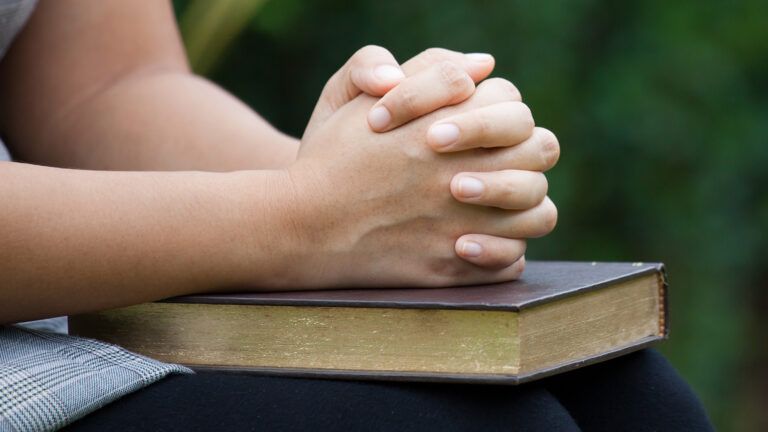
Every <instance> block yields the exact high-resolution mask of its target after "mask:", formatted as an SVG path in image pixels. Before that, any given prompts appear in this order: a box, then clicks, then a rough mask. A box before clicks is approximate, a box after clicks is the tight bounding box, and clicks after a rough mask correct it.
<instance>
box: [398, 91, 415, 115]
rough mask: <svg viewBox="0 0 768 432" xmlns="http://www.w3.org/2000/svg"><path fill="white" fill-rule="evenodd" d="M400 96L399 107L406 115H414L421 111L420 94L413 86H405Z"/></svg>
mask: <svg viewBox="0 0 768 432" xmlns="http://www.w3.org/2000/svg"><path fill="white" fill-rule="evenodd" d="M397 97H398V99H397V100H398V102H397V105H398V109H397V110H395V111H400V112H401V113H403V114H404V115H405V116H406V117H409V118H410V117H413V116H415V115H418V111H419V94H418V92H416V91H414V89H412V88H407V87H406V88H403V90H402V91H401V92H400V93H399V95H398V96H397Z"/></svg>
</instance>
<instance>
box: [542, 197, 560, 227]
mask: <svg viewBox="0 0 768 432" xmlns="http://www.w3.org/2000/svg"><path fill="white" fill-rule="evenodd" d="M542 206H543V208H542V210H541V225H542V231H543V232H542V235H545V234H549V233H550V232H552V230H554V229H555V226H556V225H557V207H556V206H555V203H553V202H552V200H550V199H545V200H544V202H543V203H542Z"/></svg>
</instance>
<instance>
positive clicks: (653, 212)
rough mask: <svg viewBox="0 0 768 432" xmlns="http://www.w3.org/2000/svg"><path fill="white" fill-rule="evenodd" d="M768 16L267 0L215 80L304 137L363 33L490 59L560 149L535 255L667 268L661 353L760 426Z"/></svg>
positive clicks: (711, 403) (754, 1)
mask: <svg viewBox="0 0 768 432" xmlns="http://www.w3.org/2000/svg"><path fill="white" fill-rule="evenodd" d="M177 6H182V5H181V2H177ZM765 17H768V3H767V2H765V1H763V0H744V1H731V2H718V1H711V0H700V1H696V0H684V1H678V2H667V1H661V0H649V1H642V2H641V1H636V0H635V1H627V2H610V1H607V0H571V1H565V0H550V1H542V2H525V1H520V0H506V1H501V0H444V1H441V2H435V1H427V0H410V1H408V2H400V1H391V2H381V1H372V0H367V1H359V2H346V1H341V0H322V1H319V0H318V1H312V2H301V1H299V0H281V1H271V2H268V3H267V4H266V5H265V6H264V7H263V9H262V10H261V11H260V12H259V13H258V14H256V15H255V16H254V17H253V18H251V19H250V24H249V26H248V27H246V28H245V29H244V30H243V32H242V33H241V34H240V36H239V37H238V38H237V39H236V40H235V42H234V45H233V46H232V47H231V48H230V49H229V50H228V51H227V52H228V53H229V55H228V56H226V57H224V58H222V60H223V61H222V62H221V63H220V64H218V66H217V68H216V69H215V73H214V74H213V75H212V78H213V79H214V80H216V81H217V82H219V83H221V84H222V85H224V86H225V87H227V88H228V89H230V90H231V91H233V92H234V93H235V94H237V95H238V96H240V97H241V98H243V99H244V100H245V101H247V102H248V103H250V104H251V105H252V106H253V107H254V108H255V109H256V110H257V111H259V112H260V113H261V114H263V115H264V116H265V117H266V118H268V119H269V120H271V121H272V122H273V123H275V124H276V125H277V126H278V127H280V128H281V129H283V130H285V131H288V132H290V133H293V134H294V135H300V134H301V132H302V130H303V127H304V124H305V122H306V121H307V119H308V118H309V113H310V112H311V109H312V106H313V104H314V101H315V99H316V97H317V95H318V94H319V92H320V90H321V88H322V85H323V84H324V82H325V80H326V79H327V78H328V77H330V75H331V74H332V73H333V72H334V71H335V70H336V69H337V68H338V67H339V66H340V65H341V64H343V62H344V61H345V60H346V59H347V58H348V57H349V55H351V54H352V53H353V52H354V51H355V50H356V49H357V48H359V47H361V46H363V45H365V44H369V43H375V44H378V45H382V46H385V47H387V48H389V49H390V50H391V51H392V52H393V53H395V55H396V56H397V58H398V59H400V60H401V61H402V60H405V59H407V58H409V57H411V56H413V55H415V54H417V53H418V52H419V51H420V50H422V49H424V48H426V47H430V46H440V47H446V48H452V49H455V50H459V51H467V52H471V51H481V52H490V53H492V54H494V55H495V56H496V58H497V65H498V66H497V69H496V72H495V75H497V76H502V77H505V78H508V79H510V80H511V81H513V82H514V83H515V84H516V85H518V87H519V88H520V89H521V90H522V92H523V95H524V97H525V101H526V102H527V103H528V104H529V105H530V106H531V108H532V110H533V112H534V114H535V116H536V119H537V121H538V123H539V124H540V125H542V126H545V127H548V128H550V129H551V130H553V131H554V132H555V133H556V134H557V135H558V137H559V138H560V141H561V145H562V158H561V161H560V163H559V165H558V166H557V167H556V168H555V169H554V170H553V171H552V172H551V173H550V175H549V177H550V183H551V194H552V197H553V199H554V200H555V202H556V203H557V204H558V207H559V209H560V223H559V227H558V228H557V230H556V231H555V232H554V233H553V234H552V235H550V236H549V237H547V238H545V239H541V240H534V241H532V242H531V246H530V252H529V257H530V258H534V259H572V260H627V261H640V260H646V261H664V262H665V263H667V265H668V269H669V273H670V277H671V284H672V291H671V293H672V303H671V308H672V322H673V330H672V338H671V340H670V341H669V342H668V343H666V344H665V345H664V346H663V351H664V352H665V353H666V354H667V355H668V356H669V358H670V359H671V360H672V362H673V363H674V364H675V365H676V366H677V367H678V368H679V369H680V371H681V372H682V374H683V375H684V376H685V377H686V378H687V379H688V380H689V381H690V382H691V383H692V385H693V386H694V388H695V389H696V390H697V391H698V392H699V394H700V395H701V396H702V398H703V400H704V402H705V404H706V405H707V407H708V409H709V411H710V413H711V415H712V417H713V418H714V420H715V422H716V423H717V425H718V427H719V428H720V429H722V430H729V429H735V428H739V429H745V428H754V429H757V428H758V427H759V426H758V425H766V422H768V420H766V418H765V416H766V414H765V413H764V411H762V410H761V409H759V406H760V405H759V404H760V403H761V402H760V401H756V400H747V398H748V397H750V395H754V394H758V393H759V391H760V389H758V388H756V386H759V385H761V384H760V382H759V380H754V379H752V377H754V376H759V375H758V374H760V373H762V374H763V375H765V374H766V370H765V368H766V365H765V364H764V363H763V364H761V363H759V362H758V361H757V359H758V357H757V356H758V355H765V351H759V349H760V347H761V342H762V344H765V340H766V339H765V336H764V334H765V333H764V332H765V330H766V328H768V326H767V325H766V322H765V321H760V316H761V312H762V311H760V310H758V307H759V306H756V305H759V304H760V301H762V302H763V306H765V304H766V303H768V302H766V301H765V299H766V294H765V293H764V292H762V291H760V288H764V287H765V286H766V283H768V271H767V270H766V268H765V259H766V256H768V243H767V241H766V238H767V237H768V195H766V191H765V185H766V184H768V169H766V165H768V84H767V83H768V81H766V79H765V77H766V76H768V42H767V41H768V32H767V31H766V30H765V28H766V27H765ZM187 30H188V34H189V33H191V32H194V31H195V29H194V28H188V29H187ZM213 54H215V53H212V55H213ZM750 328H751V329H752V334H753V335H760V336H759V337H758V336H755V337H754V338H753V339H748V338H747V336H746V335H747V334H748V333H747V330H748V329H750ZM760 330H762V334H761V332H760ZM760 353H762V354H760ZM755 381H757V382H755ZM762 385H765V384H762ZM762 391H763V392H764V391H765V388H763V389H762ZM765 402H766V401H762V403H765ZM744 406H746V407H749V406H754V407H758V408H757V409H755V410H754V411H753V412H747V411H745V409H744V408H741V407H744Z"/></svg>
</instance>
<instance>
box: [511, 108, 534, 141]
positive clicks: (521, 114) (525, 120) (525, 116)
mask: <svg viewBox="0 0 768 432" xmlns="http://www.w3.org/2000/svg"><path fill="white" fill-rule="evenodd" d="M515 107H516V109H517V111H518V113H517V117H518V120H519V121H520V123H521V124H522V127H523V128H524V130H525V131H526V132H528V131H530V133H531V134H533V130H534V129H535V128H536V122H535V121H534V120H533V112H531V108H530V107H528V105H526V104H524V103H522V102H517V103H515ZM529 136H530V135H529Z"/></svg>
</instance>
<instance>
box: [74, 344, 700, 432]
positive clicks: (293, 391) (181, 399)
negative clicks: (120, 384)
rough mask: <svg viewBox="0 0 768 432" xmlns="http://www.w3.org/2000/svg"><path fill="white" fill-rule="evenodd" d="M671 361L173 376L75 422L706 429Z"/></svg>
mask: <svg viewBox="0 0 768 432" xmlns="http://www.w3.org/2000/svg"><path fill="white" fill-rule="evenodd" d="M708 429H711V427H710V426H709V423H708V420H707V419H706V415H705V414H704V411H703V409H702V408H701V405H700V403H699V402H698V400H697V399H696V397H695V396H694V395H693V393H692V392H691V390H690V389H689V388H688V386H687V385H686V384H685V383H684V382H683V381H682V379H681V378H680V377H679V376H678V375H677V373H676V372H675V371H674V369H672V368H671V366H669V364H668V363H667V362H666V361H665V360H664V359H663V357H661V355H659V354H658V353H656V352H655V351H652V350H646V351H641V352H638V353H634V354H631V355H628V356H625V357H622V358H619V359H615V360H612V361H609V362H606V363H602V364H600V365H595V366H591V367H588V368H584V369H581V370H577V371H573V372H569V373H567V374H563V375H560V376H557V377H553V378H549V379H544V380H541V381H538V382H534V383H530V384H525V385H521V386H516V387H509V386H489V385H466V384H435V383H396V382H374V381H335V380H320V379H301V378H281V377H266V376H258V375H241V374H226V373H199V374H197V375H187V376H182V375H176V376H172V377H169V378H166V379H164V380H162V381H160V382H158V383H156V384H153V385H151V386H149V387H147V388H145V389H143V390H141V391H139V392H137V393H134V394H131V395H128V396H126V397H124V398H123V399H121V400H119V401H117V402H115V403H113V404H111V405H109V406H106V407H104V408H102V409H100V410H99V411H97V412H94V413H92V414H91V415H89V416H87V417H85V418H83V419H81V420H80V421H78V422H76V423H74V424H73V425H72V426H71V429H69V430H74V431H89V430H110V431H140V430H141V431H143V430H153V431H177V430H178V431H182V430H183V431H194V430H323V431H334V430H339V431H342V430H343V431H350V430H366V431H376V430H398V431H400V430H404V431H407V430H419V431H422V430H440V431H442V432H448V431H465V430H483V431H494V430H521V431H526V430H531V431H536V430H546V431H551V430H557V431H569V430H584V431H592V430H633V431H642V430H676V431H681V430H682V431H685V430H697V431H698V430H708Z"/></svg>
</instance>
